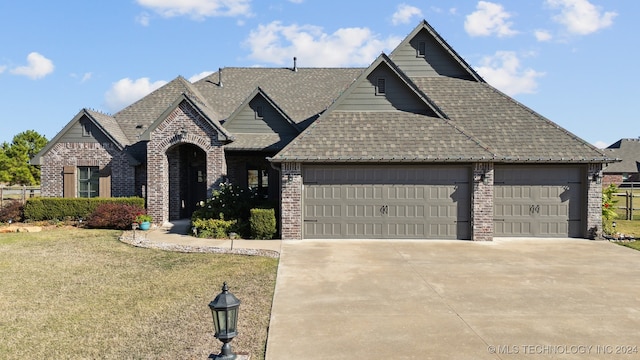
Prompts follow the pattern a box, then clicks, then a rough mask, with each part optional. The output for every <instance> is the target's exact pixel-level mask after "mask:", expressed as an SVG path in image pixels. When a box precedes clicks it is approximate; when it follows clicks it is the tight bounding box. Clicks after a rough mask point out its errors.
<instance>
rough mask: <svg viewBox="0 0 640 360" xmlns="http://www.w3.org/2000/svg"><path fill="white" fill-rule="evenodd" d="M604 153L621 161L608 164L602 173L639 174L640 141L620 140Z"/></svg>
mask: <svg viewBox="0 0 640 360" xmlns="http://www.w3.org/2000/svg"><path fill="white" fill-rule="evenodd" d="M604 152H605V153H606V154H607V155H608V156H610V157H614V158H618V159H620V160H622V161H620V162H617V163H613V164H609V165H608V166H607V167H606V168H605V169H604V171H603V172H604V173H636V172H640V139H620V140H618V141H616V142H615V143H614V144H611V145H610V146H609V147H608V148H606V149H604Z"/></svg>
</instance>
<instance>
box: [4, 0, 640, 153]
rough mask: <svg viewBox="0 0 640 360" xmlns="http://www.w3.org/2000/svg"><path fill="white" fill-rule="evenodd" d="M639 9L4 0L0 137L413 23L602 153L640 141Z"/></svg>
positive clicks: (339, 56) (313, 58)
mask: <svg viewBox="0 0 640 360" xmlns="http://www.w3.org/2000/svg"><path fill="white" fill-rule="evenodd" d="M638 15H640V1H636V0H527V1H522V0H495V1H477V0H438V1H436V0H434V1H425V0H420V1H417V0H406V1H392V0H366V1H365V0H363V1H361V0H353V1H339V2H338V1H333V0H332V1H328V0H259V1H258V0H253V1H252V0H109V1H86V0H65V1H51V0H20V1H18V0H4V1H1V2H0V34H2V37H0V109H2V110H1V112H0V143H2V142H9V143H10V142H11V141H12V139H13V137H14V136H15V135H17V134H19V133H21V132H23V131H26V130H35V131H37V132H38V133H40V134H42V135H44V136H45V137H46V138H47V139H52V138H53V137H54V136H55V135H56V134H57V133H58V132H59V131H60V130H61V129H62V128H63V127H64V126H66V125H67V123H68V122H69V121H71V119H73V117H74V116H75V115H76V114H77V113H78V112H79V111H80V110H81V109H82V108H89V109H94V110H98V111H101V112H104V113H109V114H114V113H116V112H118V111H119V110H121V109H123V108H124V107H126V106H127V105H129V104H131V103H133V102H135V101H136V100H138V99H140V98H141V97H143V96H144V95H146V94H148V93H150V92H151V91H153V90H155V89H157V88H158V87H160V86H162V85H163V84H166V83H167V82H169V81H171V80H172V79H174V78H176V77H177V76H183V77H185V78H187V79H189V80H191V81H195V80H198V79H200V78H202V77H204V76H206V75H208V74H210V73H211V72H215V71H217V70H218V69H219V68H224V67H255V66H260V67H283V66H292V65H293V60H292V59H293V57H294V56H295V57H297V59H298V60H297V65H298V67H353V66H356V67H366V66H368V65H370V64H371V63H372V62H373V61H374V60H375V58H376V57H377V56H378V55H379V54H380V53H381V52H384V53H386V54H389V53H390V52H391V51H392V50H393V49H394V48H395V47H396V46H397V45H398V44H399V43H400V41H401V40H402V39H404V38H405V37H406V36H407V35H408V34H409V33H410V32H411V31H412V30H413V29H414V28H415V27H416V26H417V25H418V24H419V23H420V21H422V20H423V19H424V20H427V22H429V24H431V26H432V27H434V28H435V29H436V31H437V32H438V33H439V34H440V35H441V36H442V37H443V38H444V39H445V41H447V42H448V44H449V45H450V46H451V47H452V48H453V49H454V50H455V51H456V52H457V53H458V54H459V55H460V56H462V58H464V59H465V60H466V61H467V63H469V64H470V65H471V66H472V67H473V68H474V69H475V70H476V71H477V72H478V73H479V74H480V75H481V76H482V77H483V78H484V79H485V80H486V81H487V82H488V83H489V84H491V85H493V86H495V87H496V88H498V89H500V90H501V91H503V92H505V93H506V94H508V95H510V96H512V97H514V98H515V99H516V100H517V101H519V102H521V103H522V104H524V105H526V106H528V107H530V108H531V109H533V110H534V111H536V112H537V113H539V114H541V115H543V116H545V117H547V118H548V119H550V120H551V121H553V122H555V123H556V124H558V125H559V126H561V127H563V128H564V129H566V130H568V131H569V132H571V133H573V134H575V135H576V136H578V137H579V138H582V139H583V140H585V141H587V142H589V143H591V144H593V145H595V146H598V147H601V148H602V147H606V146H608V145H610V144H612V143H614V142H616V141H617V140H619V139H621V138H638V137H640V121H639V120H640V118H639V117H638V116H637V115H636V111H635V110H634V108H633V107H632V106H633V105H632V104H634V103H635V102H636V101H638V100H639V98H640V90H639V87H638V81H639V80H640V75H639V74H640V73H639V72H638V70H637V68H638V64H637V62H638V58H639V57H640V56H639V55H640V54H639V52H640V46H638V45H640V41H639V40H638V38H637V36H638V34H640V22H639V21H638V19H637V18H638ZM427 95H428V94H427ZM531 140H532V141H535V139H531Z"/></svg>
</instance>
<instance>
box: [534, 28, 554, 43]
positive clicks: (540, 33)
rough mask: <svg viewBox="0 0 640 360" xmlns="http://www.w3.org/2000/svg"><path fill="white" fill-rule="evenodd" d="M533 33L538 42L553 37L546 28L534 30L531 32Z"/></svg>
mask: <svg viewBox="0 0 640 360" xmlns="http://www.w3.org/2000/svg"><path fill="white" fill-rule="evenodd" d="M533 35H535V37H536V40H538V41H540V42H544V41H549V40H551V38H553V36H552V35H551V33H550V32H548V31H547V30H536V31H534V32H533Z"/></svg>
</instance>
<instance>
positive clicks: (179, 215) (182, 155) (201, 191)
mask: <svg viewBox="0 0 640 360" xmlns="http://www.w3.org/2000/svg"><path fill="white" fill-rule="evenodd" d="M167 158H168V160H169V199H170V201H169V219H170V220H176V219H184V218H190V217H191V214H192V213H193V211H194V210H195V209H196V206H197V204H198V203H199V202H200V201H203V200H205V199H206V198H207V155H206V153H205V152H204V151H203V150H202V149H200V148H199V147H197V146H195V145H192V144H179V145H176V146H174V147H172V148H170V149H169V150H168V151H167Z"/></svg>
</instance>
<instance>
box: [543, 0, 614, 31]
mask: <svg viewBox="0 0 640 360" xmlns="http://www.w3.org/2000/svg"><path fill="white" fill-rule="evenodd" d="M546 4H547V5H549V6H550V7H551V8H553V9H560V13H559V14H558V15H556V16H554V17H553V19H554V20H555V21H557V22H558V23H560V24H562V25H564V26H565V27H566V28H567V31H569V32H570V33H572V34H577V35H587V34H591V33H594V32H596V31H598V30H600V29H604V28H606V27H609V26H611V25H612V24H613V18H615V17H616V16H617V15H618V14H617V13H616V12H614V11H607V12H604V13H603V12H602V9H601V8H600V7H598V6H595V5H593V4H592V3H590V2H589V1H588V0H546Z"/></svg>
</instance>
